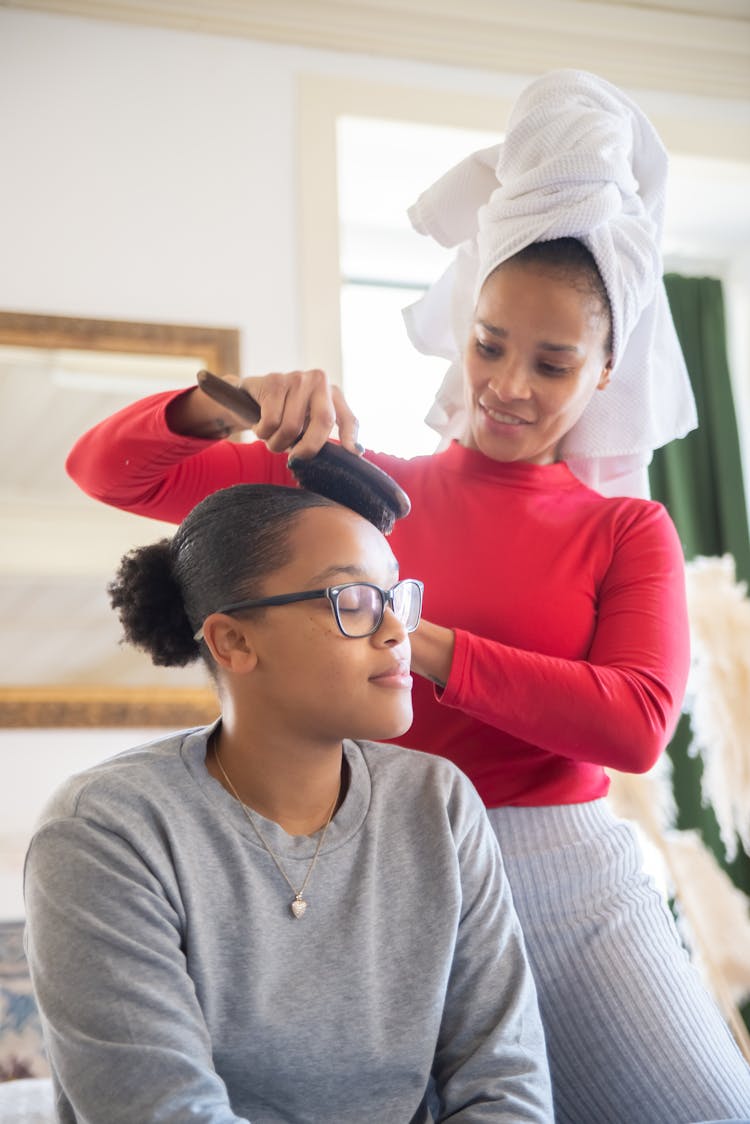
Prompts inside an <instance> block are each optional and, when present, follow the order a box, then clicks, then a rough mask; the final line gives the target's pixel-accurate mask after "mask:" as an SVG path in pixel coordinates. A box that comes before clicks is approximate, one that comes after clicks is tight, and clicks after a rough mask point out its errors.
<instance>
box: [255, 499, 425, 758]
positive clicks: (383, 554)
mask: <svg viewBox="0 0 750 1124" xmlns="http://www.w3.org/2000/svg"><path fill="white" fill-rule="evenodd" d="M291 546H292V560H291V561H290V562H289V563H287V565H285V566H283V567H281V568H280V569H279V570H277V571H276V572H275V573H274V574H273V575H272V576H271V577H269V578H268V579H267V580H266V581H265V582H264V583H263V589H262V592H261V593H259V596H262V597H273V596H274V595H276V594H283V593H299V592H302V591H304V590H308V589H310V590H311V589H322V588H326V587H328V586H335V585H340V584H342V583H344V582H358V581H362V582H372V583H373V584H375V585H378V586H380V587H381V588H382V589H385V590H388V589H390V588H391V587H392V586H393V585H394V584H395V583H396V582H397V581H398V566H397V563H396V559H395V558H394V556H393V553H392V551H391V549H390V547H389V545H388V543H387V541H386V540H385V538H384V537H383V535H381V533H380V532H379V531H378V530H377V529H376V528H375V527H373V525H372V524H371V523H368V522H367V521H366V520H365V519H362V518H361V517H360V516H358V515H356V514H355V513H354V512H351V511H349V510H348V509H346V508H343V507H341V508H328V507H320V508H313V509H309V510H306V511H303V512H302V513H301V515H300V516H299V519H298V521H297V524H296V526H295V528H294V530H293V531H292V535H291ZM243 624H244V625H245V626H246V627H247V628H248V632H249V634H250V635H251V638H252V644H253V647H254V650H255V652H256V654H257V664H256V666H255V668H254V670H253V672H252V678H253V686H254V689H255V690H256V691H257V697H258V698H259V699H260V700H262V712H263V713H262V715H260V714H259V716H258V717H259V719H260V720H261V721H265V720H266V719H267V720H269V721H270V722H271V724H272V725H273V727H274V729H275V730H276V731H278V732H283V733H284V734H287V735H290V736H292V737H294V738H296V739H297V740H303V741H305V742H307V743H308V744H310V742H311V741H312V742H318V743H320V744H322V745H327V744H332V743H336V742H340V741H341V739H342V738H345V737H348V738H367V739H372V740H382V739H384V738H393V737H397V736H398V735H399V734H403V733H404V731H405V730H408V728H409V726H410V725H411V721H412V704H411V687H412V680H411V675H410V673H409V663H410V657H411V650H410V645H409V637H408V634H407V632H406V630H405V628H404V626H403V625H402V624H401V623H400V622H399V620H398V619H397V618H396V617H395V616H394V615H393V612H392V611H391V609H390V608H386V611H385V614H384V617H383V621H382V623H381V625H380V627H379V629H378V630H377V632H375V633H373V635H372V636H366V637H361V638H358V639H352V638H350V637H347V636H344V635H343V634H342V633H341V632H340V630H339V628H338V626H337V624H336V621H335V619H334V615H333V611H332V608H331V604H330V602H329V601H328V599H327V598H321V599H320V600H314V601H299V602H294V603H292V604H286V605H275V606H273V607H270V608H266V609H263V610H260V611H259V614H258V612H256V613H254V614H253V616H252V617H249V616H248V617H246V618H245V620H244V621H243Z"/></svg>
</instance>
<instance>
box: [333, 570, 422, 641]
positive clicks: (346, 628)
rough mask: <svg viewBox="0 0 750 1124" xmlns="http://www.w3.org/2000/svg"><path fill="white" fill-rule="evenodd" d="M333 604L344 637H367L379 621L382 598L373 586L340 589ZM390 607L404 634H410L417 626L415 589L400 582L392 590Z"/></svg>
mask: <svg viewBox="0 0 750 1124" xmlns="http://www.w3.org/2000/svg"><path fill="white" fill-rule="evenodd" d="M337 602H338V606H337V607H338V616H339V620H340V622H341V628H342V631H343V632H344V633H345V634H346V635H347V636H352V637H358V636H367V635H368V634H369V633H371V632H374V631H375V629H376V628H377V627H378V626H379V624H380V622H381V620H382V618H383V612H384V605H383V597H382V595H381V592H380V590H379V589H378V588H377V587H375V586H372V585H358V584H353V585H347V586H344V587H343V588H342V589H339V591H338V594H337ZM391 604H392V607H393V612H394V613H395V615H396V617H397V618H398V619H399V621H401V623H402V624H403V625H404V627H405V628H406V630H407V632H412V631H413V630H414V629H415V628H416V627H417V624H418V623H419V611H420V597H419V587H418V586H417V585H416V584H415V583H414V582H410V581H405V582H400V583H399V584H398V585H397V586H396V587H395V588H394V590H393V597H392V600H391Z"/></svg>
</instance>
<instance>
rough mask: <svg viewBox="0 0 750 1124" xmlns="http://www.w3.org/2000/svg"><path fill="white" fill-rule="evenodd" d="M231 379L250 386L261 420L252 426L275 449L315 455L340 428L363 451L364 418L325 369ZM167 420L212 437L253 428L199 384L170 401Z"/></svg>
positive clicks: (353, 448) (344, 439) (347, 442)
mask: <svg viewBox="0 0 750 1124" xmlns="http://www.w3.org/2000/svg"><path fill="white" fill-rule="evenodd" d="M225 377H226V379H227V382H231V383H233V384H234V385H235V386H241V387H242V388H243V390H246V391H247V393H248V394H250V395H251V396H252V397H253V398H254V399H255V401H256V402H257V403H258V405H259V406H260V413H261V416H260V421H259V422H258V423H257V424H256V425H254V426H253V427H252V428H253V432H254V433H255V434H256V435H257V436H258V437H259V438H260V439H261V441H265V443H266V445H267V446H268V448H269V449H271V450H272V451H273V452H275V453H281V452H285V451H287V450H289V449H291V448H292V446H294V455H295V457H302V458H304V457H312V456H314V455H315V453H317V452H318V450H319V449H320V448H321V446H322V445H323V444H324V443H325V442H326V441H327V440H328V438H329V437H330V435H331V431H332V430H333V428H334V426H337V427H338V432H339V438H340V440H341V444H342V445H344V446H345V447H346V448H347V449H349V450H350V452H353V453H361V452H362V447H361V446H360V445H359V444H358V442H357V432H358V429H359V422H358V421H357V418H356V417H355V416H354V414H353V413H352V411H351V410H350V409H349V406H348V404H347V402H346V399H345V398H344V395H343V394H342V392H341V390H340V389H339V387H337V386H332V385H331V383H330V382H329V381H328V378H327V376H326V374H325V372H324V371H320V370H311V371H289V372H286V373H280V372H273V373H271V374H267V375H252V376H250V377H248V378H245V379H238V378H236V377H235V376H232V375H227V376H225ZM167 423H168V425H169V428H170V429H171V430H172V431H173V432H174V433H181V434H184V435H186V436H193V437H205V438H209V439H211V438H213V439H218V438H220V437H227V436H229V434H230V433H234V432H237V431H238V430H241V429H246V428H247V423H246V422H244V421H242V419H241V418H239V417H238V416H237V415H236V414H233V413H232V411H231V410H229V409H227V408H226V407H225V406H221V405H219V404H218V403H217V402H216V401H215V400H214V399H213V398H210V397H209V396H208V395H207V394H204V393H203V391H202V390H201V389H200V388H199V387H195V389H194V390H191V391H190V392H189V393H188V394H183V395H181V396H180V397H179V398H176V399H175V400H174V401H173V402H172V403H170V406H169V408H168V411H167ZM300 434H301V436H300ZM298 438H299V440H297V439H298Z"/></svg>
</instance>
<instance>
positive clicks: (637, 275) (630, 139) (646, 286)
mask: <svg viewBox="0 0 750 1124" xmlns="http://www.w3.org/2000/svg"><path fill="white" fill-rule="evenodd" d="M666 177H667V155H666V152H665V150H664V147H663V145H662V143H661V141H660V140H659V137H658V135H657V133H656V131H655V130H654V128H653V126H652V125H651V123H650V122H649V121H648V119H647V118H646V117H645V115H644V114H643V113H642V112H641V110H640V109H639V108H638V106H636V105H635V103H634V102H632V101H631V100H630V99H629V98H628V97H626V95H625V94H623V93H622V91H620V90H618V89H617V88H616V87H615V86H612V85H611V84H610V83H609V82H606V81H604V80H603V79H601V78H598V77H596V75H593V74H587V73H585V72H583V71H576V70H557V71H552V72H551V73H549V74H547V75H545V76H544V77H542V78H540V79H538V80H537V81H535V82H533V83H532V84H531V85H530V86H528V87H527V88H526V90H524V92H523V93H522V94H521V96H520V97H519V99H518V101H517V103H516V105H515V106H514V108H513V111H512V113H511V117H510V121H509V124H508V130H507V133H506V138H505V141H504V143H502V144H499V145H496V146H494V147H493V148H486V149H483V150H481V151H480V152H476V153H474V154H473V155H471V156H469V157H468V158H467V159H465V160H463V161H462V162H461V163H460V164H458V165H457V166H456V167H455V168H453V169H451V170H450V171H449V172H447V173H446V174H445V175H444V176H442V177H441V178H440V179H439V180H438V181H437V182H436V183H435V184H434V185H433V186H432V187H430V188H429V189H428V190H427V191H425V192H424V193H423V194H422V195H421V196H420V197H419V199H418V200H417V202H416V203H415V204H414V206H413V207H412V208H411V209H410V211H409V217H410V219H411V221H412V224H413V226H414V228H415V229H416V230H417V231H419V233H421V234H429V235H431V236H432V237H433V238H435V239H436V241H438V242H439V243H440V244H441V245H443V246H449V247H451V246H456V247H458V252H457V255H456V259H455V261H454V262H453V264H452V265H451V266H450V268H449V269H448V271H447V272H446V273H445V274H444V275H443V277H442V278H440V280H439V281H437V282H436V283H435V285H433V286H432V287H431V288H430V289H429V291H428V292H427V293H426V294H425V296H424V297H423V298H422V299H421V300H420V301H418V302H417V303H416V304H415V305H412V306H411V307H410V308H408V309H406V310H405V313H404V315H405V319H406V324H407V330H408V332H409V335H410V338H411V340H412V342H413V343H414V345H415V347H417V349H418V350H420V351H423V352H424V353H425V354H431V355H441V356H443V357H445V358H447V359H449V360H451V367H450V368H449V370H448V372H447V374H446V377H445V379H444V380H443V383H442V385H441V387H440V390H439V391H438V395H437V398H436V400H435V404H434V405H433V408H432V410H431V411H430V413H429V414H428V416H427V419H426V420H427V423H428V424H429V425H431V426H432V427H433V428H434V429H436V430H437V431H438V432H439V433H441V434H442V435H443V437H444V438H446V439H450V438H452V437H460V436H462V434H463V431H464V427H465V425H466V411H465V406H464V400H463V376H462V370H461V352H462V350H463V346H464V343H465V341H466V339H467V336H468V332H469V328H470V324H471V317H472V313H473V309H474V306H475V303H476V299H477V296H478V294H479V290H480V288H481V286H482V284H483V282H484V281H485V279H486V278H487V277H488V276H489V274H490V273H491V272H492V270H493V269H495V267H496V266H498V265H499V264H500V263H501V262H503V261H506V260H507V259H508V258H510V257H512V256H513V254H515V253H517V252H518V251H519V250H521V249H523V248H524V246H528V245H529V244H530V243H532V242H542V241H548V240H550V239H554V238H563V237H573V238H578V239H579V240H580V241H581V242H583V243H584V245H586V246H587V247H588V249H589V250H590V251H591V253H592V254H593V255H594V258H595V259H596V262H597V265H598V267H599V271H600V273H601V275H602V279H603V281H604V284H605V286H606V289H607V293H608V295H609V300H610V305H611V309H612V329H613V339H614V355H613V359H614V364H613V371H612V379H611V382H610V384H609V386H608V387H607V389H606V391H605V392H604V393H602V394H595V395H594V397H593V398H592V400H591V402H590V404H589V405H588V407H587V408H586V410H585V411H584V414H583V415H582V417H581V418H580V420H579V421H578V422H577V423H576V425H575V426H574V427H573V429H572V430H571V431H570V433H569V434H568V435H567V436H566V438H565V440H564V442H563V447H562V449H561V455H562V456H563V457H564V459H565V460H566V461H567V462H568V464H569V465H570V467H571V469H572V470H573V471H574V472H575V473H576V474H577V475H578V476H579V477H580V478H581V479H582V480H584V481H585V482H586V483H587V484H590V485H591V486H592V487H595V488H598V489H599V490H600V491H604V492H607V493H609V494H642V495H647V494H648V485H647V478H646V471H645V470H646V466H647V465H648V464H649V462H650V460H651V457H652V454H653V450H654V449H656V448H659V447H660V446H661V445H665V444H666V443H667V442H668V441H671V440H673V438H675V437H684V436H685V434H686V433H688V432H689V431H690V430H691V429H694V428H695V426H696V425H697V417H696V412H695V402H694V399H693V394H692V390H691V387H690V380H689V378H688V374H687V370H686V368H685V362H684V359H683V356H682V352H681V350H680V346H679V343H678V340H677V335H676V332H675V329H674V324H673V322H672V317H671V314H670V311H669V305H668V303H667V296H666V292H665V290H664V284H663V281H662V261H661V237H662V227H663V218H664V196H665V189H666Z"/></svg>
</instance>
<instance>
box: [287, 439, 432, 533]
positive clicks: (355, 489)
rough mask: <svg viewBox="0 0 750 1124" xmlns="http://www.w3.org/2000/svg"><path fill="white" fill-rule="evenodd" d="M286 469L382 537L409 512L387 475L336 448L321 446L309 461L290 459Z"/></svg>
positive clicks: (398, 490) (402, 493)
mask: <svg viewBox="0 0 750 1124" xmlns="http://www.w3.org/2000/svg"><path fill="white" fill-rule="evenodd" d="M342 454H343V455H342ZM289 468H290V469H291V471H292V473H293V474H294V476H295V477H296V478H297V480H298V481H299V483H300V485H301V486H302V487H303V488H306V489H307V490H308V491H310V492H317V493H318V495H321V496H327V497H328V499H331V500H334V501H335V502H336V503H340V504H342V505H343V506H344V507H349V508H351V509H352V511H356V512H357V514H358V515H361V516H362V517H363V518H364V519H367V520H368V521H369V522H370V523H372V524H373V525H374V526H375V527H377V528H378V530H379V531H381V532H382V533H383V534H384V535H389V534H390V533H391V531H392V530H393V525H394V523H395V522H396V520H397V519H401V518H402V517H403V516H404V515H407V514H408V513H409V510H410V504H409V497H408V496H407V495H406V493H405V492H404V491H402V489H401V488H400V487H399V486H398V484H396V482H395V481H394V480H392V479H391V477H390V476H388V474H387V473H385V472H383V471H382V470H381V469H379V468H377V467H376V466H375V465H372V464H370V463H369V462H368V461H365V460H363V459H362V458H360V457H357V456H355V455H354V454H353V453H348V452H347V451H346V450H345V449H342V448H341V447H340V446H338V445H332V444H328V445H324V446H323V448H322V449H321V451H320V452H319V453H318V454H317V455H316V456H314V457H311V458H310V459H309V460H302V459H301V458H292V459H290V461H289Z"/></svg>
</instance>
